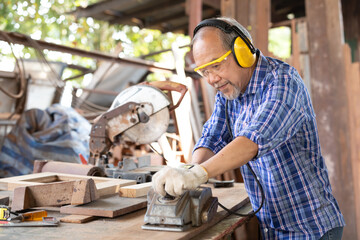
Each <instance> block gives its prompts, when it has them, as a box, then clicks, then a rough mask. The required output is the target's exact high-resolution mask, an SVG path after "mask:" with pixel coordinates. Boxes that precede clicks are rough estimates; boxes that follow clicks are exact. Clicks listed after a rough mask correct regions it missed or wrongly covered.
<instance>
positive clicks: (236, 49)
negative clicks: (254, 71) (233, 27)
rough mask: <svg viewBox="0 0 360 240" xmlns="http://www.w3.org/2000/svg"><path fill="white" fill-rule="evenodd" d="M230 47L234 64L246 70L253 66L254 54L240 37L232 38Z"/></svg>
mask: <svg viewBox="0 0 360 240" xmlns="http://www.w3.org/2000/svg"><path fill="white" fill-rule="evenodd" d="M231 46H232V52H233V54H234V58H235V60H236V63H237V64H238V65H239V66H240V67H243V68H248V67H251V66H252V65H254V63H255V61H256V53H252V52H251V50H250V48H249V47H248V45H247V44H246V43H245V42H244V40H243V39H242V38H241V37H236V38H234V40H233V42H232V44H231Z"/></svg>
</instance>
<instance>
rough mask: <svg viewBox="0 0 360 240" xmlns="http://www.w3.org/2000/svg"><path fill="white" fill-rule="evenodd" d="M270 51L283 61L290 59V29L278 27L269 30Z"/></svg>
mask: <svg viewBox="0 0 360 240" xmlns="http://www.w3.org/2000/svg"><path fill="white" fill-rule="evenodd" d="M269 51H270V52H272V53H273V54H274V55H275V56H276V57H279V58H282V59H286V58H289V57H290V55H291V30H290V28H289V27H278V28H272V29H270V30H269Z"/></svg>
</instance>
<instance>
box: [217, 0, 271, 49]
mask: <svg viewBox="0 0 360 240" xmlns="http://www.w3.org/2000/svg"><path fill="white" fill-rule="evenodd" d="M221 15H223V16H226V17H231V18H234V19H236V20H237V21H238V22H239V23H241V24H242V25H243V26H244V27H245V28H246V29H247V30H248V31H249V32H250V34H251V37H252V39H253V43H254V45H255V47H256V48H258V49H260V50H261V52H262V53H263V54H264V55H267V54H268V38H269V37H268V35H269V34H268V33H269V22H270V0H255V1H254V0H252V1H251V0H242V1H238V0H222V1H221Z"/></svg>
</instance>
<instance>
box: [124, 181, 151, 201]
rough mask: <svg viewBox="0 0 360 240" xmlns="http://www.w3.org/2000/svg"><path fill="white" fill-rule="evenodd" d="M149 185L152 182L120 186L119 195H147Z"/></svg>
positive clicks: (128, 196)
mask: <svg viewBox="0 0 360 240" xmlns="http://www.w3.org/2000/svg"><path fill="white" fill-rule="evenodd" d="M151 186H152V182H148V183H141V184H136V185H130V186H125V187H121V188H120V191H119V196H120V197H127V198H136V197H143V196H146V195H147V193H148V192H149V190H150V188H151Z"/></svg>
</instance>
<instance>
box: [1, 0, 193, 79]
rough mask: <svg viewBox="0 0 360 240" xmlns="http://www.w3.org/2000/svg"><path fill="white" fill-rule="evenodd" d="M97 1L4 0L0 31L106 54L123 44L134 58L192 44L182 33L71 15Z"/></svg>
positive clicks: (72, 59) (26, 53)
mask: <svg viewBox="0 0 360 240" xmlns="http://www.w3.org/2000/svg"><path fill="white" fill-rule="evenodd" d="M95 2H98V0H97V1H96V0H75V1H74V0H23V1H19V0H4V1H2V2H0V30H4V31H8V32H20V33H24V34H27V35H30V36H31V37H32V38H34V39H42V40H45V41H48V42H52V43H56V44H61V45H65V46H69V47H76V48H80V49H84V50H89V51H94V50H95V51H101V52H104V53H111V52H114V50H115V48H116V46H117V45H118V44H121V47H122V49H123V50H122V54H121V56H131V57H140V56H141V55H145V54H148V53H150V52H154V51H160V50H163V49H168V48H171V44H172V43H173V42H175V41H180V42H181V44H187V43H189V42H190V39H189V38H188V37H185V36H183V35H179V34H172V33H167V34H162V33H161V32H160V31H156V30H148V29H142V30H140V29H139V28H138V27H132V26H121V25H109V24H108V23H106V22H102V21H97V20H95V19H92V18H80V19H76V18H75V17H74V16H73V15H72V14H71V11H74V10H75V9H76V7H79V6H82V7H85V6H86V5H89V4H92V3H95ZM181 44H179V45H181ZM0 53H1V54H0V60H1V55H3V56H4V55H7V56H11V54H9V52H8V51H7V52H6V53H5V50H4V49H0ZM44 54H45V55H46V58H47V59H48V60H50V61H63V62H66V63H68V64H70V63H71V64H77V65H81V66H84V67H89V68H93V69H94V68H96V64H97V62H96V61H95V60H93V59H87V58H82V57H78V56H69V54H59V53H54V52H53V51H44ZM20 55H21V56H22V57H25V58H36V52H35V51H34V49H32V48H28V47H25V48H23V49H22V53H21V54H20ZM164 56H166V57H168V56H169V54H160V55H154V56H151V57H149V58H147V60H154V61H158V62H162V61H164V62H169V61H168V60H166V59H164ZM75 74H76V73H75ZM68 75H69V74H68ZM70 75H71V74H70ZM67 77H69V76H67ZM78 84H81V83H80V82H78Z"/></svg>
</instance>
